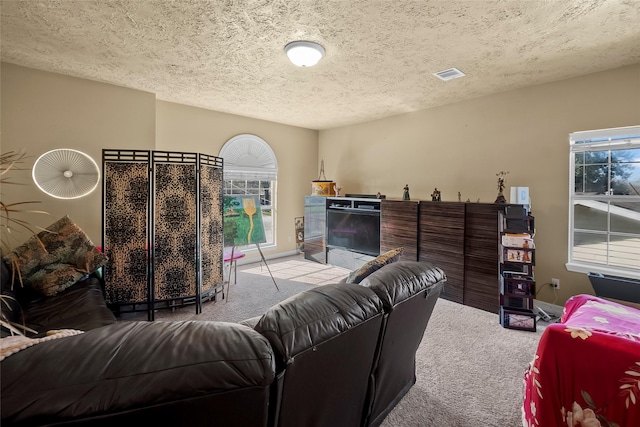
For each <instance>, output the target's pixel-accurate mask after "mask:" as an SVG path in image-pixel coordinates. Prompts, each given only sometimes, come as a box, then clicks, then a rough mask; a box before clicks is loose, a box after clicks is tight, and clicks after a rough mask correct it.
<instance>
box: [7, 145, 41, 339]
mask: <svg viewBox="0 0 640 427" xmlns="http://www.w3.org/2000/svg"><path fill="white" fill-rule="evenodd" d="M26 157H27V156H26V152H25V151H24V150H21V151H9V152H7V153H2V154H0V186H1V187H4V186H5V185H22V184H21V183H20V181H19V180H14V179H13V178H12V177H11V172H16V171H21V170H25V169H24V168H22V164H23V163H24V160H25V158H26ZM37 203H40V202H39V201H20V202H13V203H7V202H5V200H4V199H0V252H5V251H9V250H10V249H11V237H12V233H15V232H16V231H18V230H22V231H24V230H26V231H28V232H29V233H30V234H32V235H34V236H36V235H37V233H38V232H39V231H40V230H43V228H41V227H38V226H34V225H32V224H31V223H30V222H29V221H28V220H27V219H25V218H23V216H24V215H25V214H46V212H44V211H39V210H31V209H29V207H30V206H32V205H34V204H37ZM37 240H38V241H39V239H37ZM12 267H13V266H12ZM12 271H13V272H14V273H13V274H12V277H11V289H12V290H13V287H14V286H15V285H16V282H17V283H18V284H19V285H20V286H22V277H21V276H20V269H19V268H12ZM12 299H14V298H13V297H12V296H10V295H4V294H0V305H2V306H5V307H7V308H9V309H11V307H12V303H11V300H12ZM0 325H1V326H3V327H5V328H7V329H8V330H9V331H11V332H12V333H16V334H20V335H22V333H23V332H24V331H26V330H28V328H26V327H25V326H24V325H19V324H15V323H13V322H11V321H9V319H7V318H6V316H5V315H4V314H0ZM31 332H34V331H31Z"/></svg>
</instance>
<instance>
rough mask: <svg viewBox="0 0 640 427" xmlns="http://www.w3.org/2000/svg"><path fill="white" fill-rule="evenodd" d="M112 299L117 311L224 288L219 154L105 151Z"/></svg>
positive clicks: (196, 300)
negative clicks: (217, 155)
mask: <svg viewBox="0 0 640 427" xmlns="http://www.w3.org/2000/svg"><path fill="white" fill-rule="evenodd" d="M102 166H103V176H104V181H103V202H102V203H103V222H102V230H103V231H102V244H103V250H104V252H105V254H106V255H107V256H108V257H109V262H108V263H107V264H106V266H105V267H104V280H105V296H106V300H107V304H109V306H110V307H111V308H112V309H114V310H116V311H118V312H121V313H122V312H132V311H147V312H148V317H149V320H153V318H154V310H155V309H159V308H171V307H180V306H184V305H188V304H195V305H196V313H200V312H201V310H202V301H203V300H205V299H210V298H212V297H214V296H215V295H216V294H217V293H218V292H220V291H222V290H223V244H222V241H223V214H222V202H223V195H222V186H223V178H222V170H223V161H222V158H220V157H216V156H210V155H206V154H200V153H182V152H169V151H137V150H103V151H102Z"/></svg>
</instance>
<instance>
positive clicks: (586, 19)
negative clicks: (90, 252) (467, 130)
mask: <svg viewBox="0 0 640 427" xmlns="http://www.w3.org/2000/svg"><path fill="white" fill-rule="evenodd" d="M1 8H2V27H1V36H2V60H3V61H6V62H10V63H14V64H18V65H22V66H26V67H31V68H37V69H42V70H47V71H53V72H56V73H61V74H68V75H71V76H76V77H82V78H86V79H91V80H97V81H101V82H108V83H113V84H116V85H120V86H125V87H130V88H135V89H139V90H144V91H148V92H153V93H155V94H156V96H157V98H158V99H161V100H166V101H172V102H178V103H182V104H187V105H193V106H198V107H204V108H208V109H211V110H216V111H222V112H228V113H233V114H239V115H243V116H248V117H255V118H259V119H265V120H270V121H274V122H279V123H285V124H290V125H295V126H301V127H305V128H310V129H326V128H331V127H337V126H341V125H347V124H352V123H358V122H364V121H369V120H374V119H379V118H383V117H388V116H392V115H396V114H401V113H406V112H411V111H416V110H422V109H425V108H429V107H433V106H437V105H443V104H447V103H451V102H456V101H460V100H463V99H468V98H473V97H478V96H482V95H487V94H491V93H495V92H501V91H505V90H509V89H514V88H519V87H523V86H528V85H532V84H537V83H544V82H549V81H555V80H560V79H564V78H568V77H573V76H578V75H582V74H588V73H593V72H597V71H603V70H607V69H612V68H617V67H620V66H624V65H629V64H635V63H640V24H639V23H640V0H627V1H624V0H473V1H455V0H438V1H432V0H431V1H430V0H422V1H403V0H338V1H331V0H272V1H268V0H219V1H186V0H185V1H182V0H180V1H178V0H176V1H159V0H156V1H150V0H148V1H89V0H82V1H75V0H61V1H45V0H41V1H36V0H28V1H8V0H3V1H2V4H1ZM293 40H313V41H317V42H319V43H320V44H322V45H323V46H324V47H325V49H326V52H327V53H326V56H325V57H324V58H323V59H322V60H321V61H320V63H319V64H318V65H317V66H315V67H313V68H298V67H296V66H294V65H292V64H291V63H290V62H289V61H288V59H287V57H286V55H285V53H284V50H283V47H284V46H285V45H286V44H287V43H288V42H290V41H293ZM450 67H457V68H459V69H460V70H462V71H463V72H464V73H465V74H466V75H467V77H464V78H461V79H455V80H451V81H449V82H442V81H440V80H439V79H438V78H436V77H435V76H433V74H432V73H434V72H437V71H441V70H444V69H447V68H450Z"/></svg>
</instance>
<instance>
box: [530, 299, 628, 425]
mask: <svg viewBox="0 0 640 427" xmlns="http://www.w3.org/2000/svg"><path fill="white" fill-rule="evenodd" d="M522 417H523V418H522V424H523V426H525V427H531V426H540V427H555V426H569V427H573V426H579V427H632V426H633V427H638V426H640V310H637V309H635V308H631V307H627V306H625V305H621V304H617V303H615V302H611V301H608V300H604V299H601V298H597V297H594V296H591V295H577V296H574V297H572V298H570V299H569V300H568V301H567V303H566V304H565V306H564V311H563V314H562V318H561V320H560V323H555V324H551V325H549V326H547V328H546V329H545V331H544V332H543V334H542V337H541V338H540V343H539V344H538V349H537V351H536V354H535V357H534V360H533V362H532V363H531V366H530V369H529V370H528V371H527V372H526V373H525V376H524V402H523V407H522Z"/></svg>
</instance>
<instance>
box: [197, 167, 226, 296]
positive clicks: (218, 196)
mask: <svg viewBox="0 0 640 427" xmlns="http://www.w3.org/2000/svg"><path fill="white" fill-rule="evenodd" d="M220 161H221V159H220V157H214V156H205V155H203V154H201V155H200V216H201V223H200V230H201V233H202V234H201V244H200V247H201V248H202V249H201V255H202V257H201V263H202V264H201V265H202V292H208V291H210V290H211V289H213V288H214V287H216V286H217V285H218V284H220V283H222V281H223V269H222V264H221V263H220V259H221V258H222V255H223V254H222V243H223V242H222V224H223V218H222V215H221V214H220V213H221V212H222V183H223V179H222V164H221V163H220Z"/></svg>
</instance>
